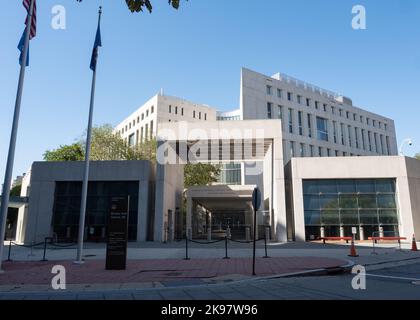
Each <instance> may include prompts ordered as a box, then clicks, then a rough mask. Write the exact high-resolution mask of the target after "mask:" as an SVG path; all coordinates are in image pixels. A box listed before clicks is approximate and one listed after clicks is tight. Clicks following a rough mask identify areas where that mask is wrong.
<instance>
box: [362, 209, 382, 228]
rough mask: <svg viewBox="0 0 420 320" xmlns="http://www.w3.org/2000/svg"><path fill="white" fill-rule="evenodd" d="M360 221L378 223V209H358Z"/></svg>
mask: <svg viewBox="0 0 420 320" xmlns="http://www.w3.org/2000/svg"><path fill="white" fill-rule="evenodd" d="M360 223H361V224H371V225H378V224H379V221H378V211H377V210H360Z"/></svg>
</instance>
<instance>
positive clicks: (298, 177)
mask: <svg viewBox="0 0 420 320" xmlns="http://www.w3.org/2000/svg"><path fill="white" fill-rule="evenodd" d="M287 171H288V172H289V173H287V174H286V176H288V177H289V176H290V177H291V178H290V183H291V186H292V192H293V201H292V204H293V208H292V210H293V218H294V224H295V233H296V234H295V237H296V241H305V221H304V203H303V180H305V179H381V178H392V179H396V189H397V190H396V191H397V203H398V211H399V220H400V235H401V236H403V237H407V238H411V236H412V235H413V234H414V233H416V234H419V235H420V200H419V199H420V197H419V196H420V193H419V192H420V161H419V160H415V159H411V158H405V157H397V156H394V157H357V158H356V157H352V158H350V157H348V158H311V159H308V158H300V159H298V158H296V159H292V161H291V163H290V168H288V170H287Z"/></svg>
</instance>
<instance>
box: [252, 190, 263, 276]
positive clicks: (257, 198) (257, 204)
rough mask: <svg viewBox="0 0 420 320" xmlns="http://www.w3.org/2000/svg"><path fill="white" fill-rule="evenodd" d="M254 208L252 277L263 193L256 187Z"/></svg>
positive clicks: (253, 195)
mask: <svg viewBox="0 0 420 320" xmlns="http://www.w3.org/2000/svg"><path fill="white" fill-rule="evenodd" d="M252 206H253V208H254V246H253V253H252V275H253V276H255V275H256V273H255V251H256V243H257V211H258V209H259V207H260V206H261V191H260V189H258V187H256V188H255V189H254V192H253V193H252Z"/></svg>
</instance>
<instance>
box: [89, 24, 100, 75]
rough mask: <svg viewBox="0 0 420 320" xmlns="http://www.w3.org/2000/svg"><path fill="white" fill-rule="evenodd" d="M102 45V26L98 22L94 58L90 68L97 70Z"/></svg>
mask: <svg viewBox="0 0 420 320" xmlns="http://www.w3.org/2000/svg"><path fill="white" fill-rule="evenodd" d="M99 47H102V39H101V26H100V24H99V23H98V30H97V31H96V37H95V44H94V45H93V52H92V59H91V60H90V69H92V70H93V71H96V63H97V62H98V50H99Z"/></svg>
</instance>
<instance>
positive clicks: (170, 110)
mask: <svg viewBox="0 0 420 320" xmlns="http://www.w3.org/2000/svg"><path fill="white" fill-rule="evenodd" d="M169 113H172V106H171V105H169Z"/></svg>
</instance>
